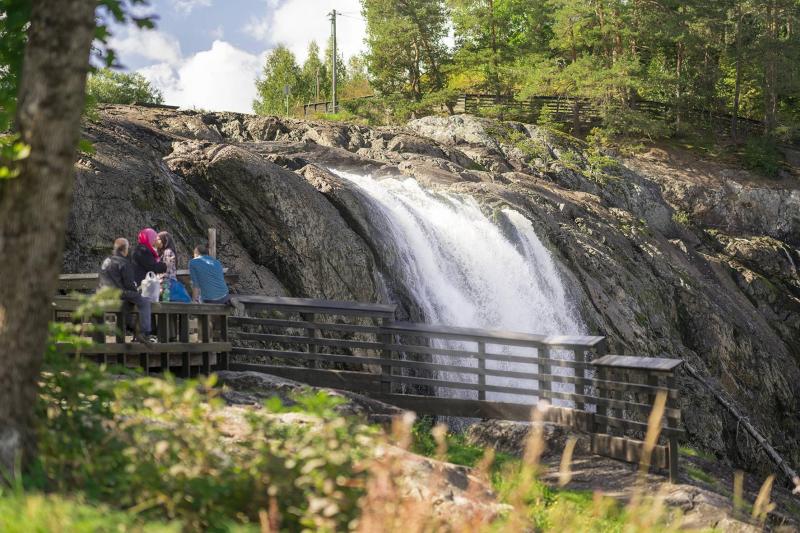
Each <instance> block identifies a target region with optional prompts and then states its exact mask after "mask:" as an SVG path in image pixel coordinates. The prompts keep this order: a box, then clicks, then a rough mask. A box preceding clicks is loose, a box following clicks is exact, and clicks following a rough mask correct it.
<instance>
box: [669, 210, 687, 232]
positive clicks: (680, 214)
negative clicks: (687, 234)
mask: <svg viewBox="0 0 800 533" xmlns="http://www.w3.org/2000/svg"><path fill="white" fill-rule="evenodd" d="M672 221H673V222H675V223H676V224H680V225H681V226H685V227H687V228H688V227H689V226H691V224H692V220H691V219H690V218H689V213H687V212H686V211H682V210H680V209H678V210H677V211H675V212H674V213H672Z"/></svg>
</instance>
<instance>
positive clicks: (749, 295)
mask: <svg viewBox="0 0 800 533" xmlns="http://www.w3.org/2000/svg"><path fill="white" fill-rule="evenodd" d="M84 136H85V137H86V138H88V139H90V140H91V141H92V142H93V143H94V146H95V149H96V151H95V153H94V154H91V155H84V156H82V157H81V159H80V161H79V162H78V163H77V168H78V180H77V184H76V191H75V196H74V201H73V209H72V214H71V217H70V222H69V233H68V241H67V250H66V255H65V265H64V270H65V271H69V272H83V271H92V270H95V269H96V268H97V265H98V264H99V263H100V261H101V259H102V257H103V255H104V254H106V253H107V251H108V248H109V246H110V243H111V241H112V240H113V238H114V237H116V236H118V235H128V236H132V235H134V234H135V232H136V231H137V230H138V229H139V228H140V227H144V226H154V227H157V228H159V229H162V228H164V229H169V230H171V231H172V233H173V234H174V236H175V237H176V241H177V243H178V251H179V260H180V262H181V263H183V264H184V265H185V262H186V260H187V255H188V251H189V249H190V247H191V244H192V243H193V241H195V240H196V239H199V238H202V237H203V235H204V234H205V230H206V228H207V227H216V228H217V229H218V231H219V234H220V236H219V242H220V244H219V248H220V250H219V255H220V257H221V259H222V260H223V262H224V263H226V264H227V265H228V266H230V267H233V268H234V269H235V270H236V271H237V273H238V274H239V275H240V286H239V287H237V290H239V291H242V292H257V293H262V294H288V295H292V296H307V297H323V298H333V299H346V300H363V301H385V300H387V299H388V298H393V299H395V300H396V301H397V302H398V303H399V304H400V306H401V309H402V311H401V312H402V313H404V314H405V317H411V318H414V319H419V318H423V317H421V316H420V315H419V310H418V309H415V304H414V302H413V301H412V300H411V299H410V297H408V292H407V291H404V290H403V286H402V285H403V284H402V282H401V281H400V280H399V277H398V276H396V275H395V273H396V269H397V268H399V266H398V265H399V264H400V262H399V261H398V258H397V257H396V250H394V248H393V246H392V243H391V242H386V240H385V239H384V238H383V237H382V236H383V235H386V234H387V231H384V230H385V228H384V229H382V228H380V227H375V224H376V222H375V221H376V220H379V217H375V216H374V213H370V212H369V209H370V207H369V206H368V205H366V203H365V202H364V199H363V198H362V197H361V196H360V195H359V192H358V191H357V190H355V189H354V188H353V187H352V186H351V185H350V184H349V183H348V182H346V180H342V179H340V178H338V177H337V176H336V175H335V174H332V173H331V172H330V171H329V169H330V168H337V169H345V170H347V169H350V170H353V169H355V170H358V171H359V172H362V173H371V174H373V175H374V176H387V175H394V176H401V175H405V176H412V177H414V178H415V179H417V180H418V181H420V182H421V183H423V184H424V185H425V186H427V187H429V188H431V189H433V190H438V191H444V192H449V193H458V194H468V195H471V196H473V197H474V198H475V199H476V200H478V201H479V202H480V204H481V205H482V206H483V208H484V209H485V210H486V211H487V212H494V211H496V210H499V209H502V208H504V207H513V208H514V209H516V210H518V211H520V212H522V213H523V214H524V215H525V216H526V217H528V218H529V219H530V220H531V221H532V222H533V224H534V227H535V229H536V231H537V234H538V235H539V237H540V238H541V239H542V240H543V241H545V242H546V243H547V245H548V247H549V249H550V251H551V252H552V254H553V255H554V257H555V258H556V259H557V262H558V263H559V264H560V265H561V267H562V270H561V271H562V275H563V276H564V277H565V280H566V281H567V283H566V284H567V285H568V286H569V287H571V291H572V296H573V298H574V299H575V300H576V301H577V302H578V304H579V307H580V309H581V314H582V317H583V320H584V322H585V323H586V324H587V325H588V327H589V329H590V330H591V332H592V333H596V334H601V335H606V336H607V337H608V339H609V344H610V348H611V350H612V351H614V352H619V353H627V354H643V355H654V356H655V355H668V356H673V357H680V358H683V359H684V360H686V361H687V362H688V363H689V364H691V365H692V367H693V368H694V369H695V370H697V371H698V372H699V373H700V374H702V375H703V376H705V377H707V379H708V381H709V382H711V383H713V384H715V386H716V387H718V388H719V389H721V390H723V391H725V392H726V393H727V394H729V395H730V396H731V397H733V398H735V399H736V400H737V402H738V403H739V404H740V406H741V407H742V409H743V410H744V411H745V412H746V413H747V415H748V416H749V417H750V420H751V421H752V422H753V423H754V424H756V425H757V426H758V427H759V429H760V430H762V431H763V432H764V434H765V435H766V437H767V438H768V439H769V440H770V442H771V443H772V444H773V446H775V447H776V448H777V449H778V450H780V451H781V453H783V454H784V455H785V457H786V458H787V460H789V461H790V462H791V463H792V464H794V465H795V466H798V465H800V415H799V414H798V413H800V387H798V383H800V281H799V280H798V274H797V269H798V265H800V251H798V246H800V242H798V238H800V237H798V235H800V226H798V224H800V222H799V220H800V219H798V217H800V210H799V209H798V198H800V196H799V195H800V191H798V187H797V185H796V184H794V185H793V186H792V185H789V186H778V185H775V184H771V185H769V186H766V185H764V184H753V183H749V182H747V181H746V180H742V179H741V178H740V177H739V176H738V175H735V174H731V173H728V174H724V175H723V174H720V173H717V174H714V175H715V176H717V180H716V181H713V179H712V178H709V179H707V180H706V181H705V182H702V183H697V182H692V181H691V176H690V175H689V174H690V172H688V171H687V172H686V173H685V175H680V176H678V175H673V174H671V173H670V172H657V171H656V170H655V169H654V168H653V167H648V166H642V165H637V161H634V160H624V161H623V160H620V159H615V158H613V157H609V156H608V155H606V154H602V153H599V152H598V151H596V150H593V149H591V148H590V147H588V146H586V145H584V144H582V143H581V142H580V141H577V140H575V139H572V138H568V137H566V136H563V135H559V134H557V133H553V132H550V131H547V130H544V129H541V128H537V127H536V126H530V125H524V124H519V123H498V122H496V121H490V120H486V119H477V118H474V117H469V116H456V117H447V118H442V117H427V118H424V119H419V120H416V121H412V122H410V123H409V124H408V125H407V126H406V127H403V128H366V127H363V126H355V125H344V124H330V123H321V122H304V121H298V120H283V119H278V118H276V117H253V116H246V115H239V114H234V113H198V112H194V111H174V110H165V109H158V108H154V109H153V108H136V107H130V106H106V107H101V109H100V110H99V119H98V120H97V121H96V122H89V123H87V124H86V125H85V128H84ZM718 174H719V175H718ZM377 224H379V223H377ZM393 254H394V255H393ZM384 285H385V286H384ZM387 287H388V291H387V290H385V289H386V288H387ZM679 386H680V388H681V391H682V398H683V404H682V407H683V412H684V423H685V427H686V429H687V432H688V434H689V436H690V439H691V441H692V442H693V443H694V445H696V446H699V447H702V448H705V449H708V450H711V451H714V452H715V453H717V454H718V455H719V456H725V457H728V458H729V459H730V460H731V461H733V462H735V463H737V464H739V465H743V466H746V467H748V468H756V469H757V468H761V469H763V470H769V468H770V467H769V464H768V463H767V462H766V459H765V457H764V456H763V454H760V453H759V452H758V449H757V447H755V446H753V445H752V443H749V442H747V441H745V440H744V439H743V437H741V435H739V434H738V432H737V427H736V421H735V420H733V419H732V418H731V417H730V416H729V415H728V414H727V413H726V412H725V411H724V410H723V408H722V407H721V406H720V405H719V404H718V403H717V402H716V401H715V399H714V397H713V396H712V395H711V394H709V393H708V391H706V390H704V389H703V388H702V387H700V386H699V385H698V384H697V383H696V382H695V381H694V380H693V379H692V378H690V377H688V376H681V377H680V378H679Z"/></svg>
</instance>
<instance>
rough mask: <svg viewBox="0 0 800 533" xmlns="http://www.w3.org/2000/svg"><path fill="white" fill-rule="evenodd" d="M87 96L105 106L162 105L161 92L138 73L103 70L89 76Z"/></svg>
mask: <svg viewBox="0 0 800 533" xmlns="http://www.w3.org/2000/svg"><path fill="white" fill-rule="evenodd" d="M86 94H87V95H88V96H89V97H90V98H91V99H92V100H94V101H95V102H98V103H103V104H134V103H142V104H162V103H164V97H163V95H162V94H161V91H159V90H158V89H156V88H154V87H152V86H151V85H150V82H149V81H147V79H145V77H144V76H142V75H141V74H139V73H138V72H133V73H127V72H114V71H113V70H111V69H108V68H103V69H99V70H97V71H96V72H94V73H92V74H90V75H89V78H88V79H87V80H86Z"/></svg>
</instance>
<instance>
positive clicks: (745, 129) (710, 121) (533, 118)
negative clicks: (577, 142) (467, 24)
mask: <svg viewBox="0 0 800 533" xmlns="http://www.w3.org/2000/svg"><path fill="white" fill-rule="evenodd" d="M630 106H631V109H634V110H636V111H640V112H641V113H643V114H645V115H647V116H649V117H651V118H654V119H657V120H665V121H671V122H674V121H675V120H676V118H677V115H678V114H680V115H681V117H682V119H683V120H684V121H687V122H691V123H694V124H703V125H706V126H707V127H708V128H710V129H712V130H713V131H714V132H716V133H720V134H723V135H730V134H731V128H732V125H733V116H732V115H730V114H727V113H719V112H714V111H709V110H702V109H695V108H687V109H682V110H678V109H677V108H676V107H674V106H671V105H669V104H665V103H662V102H655V101H653V100H635V101H633V102H631V103H630ZM453 111H454V112H455V113H467V114H471V115H483V114H486V113H491V114H493V115H497V116H498V117H499V118H503V119H506V120H519V121H522V122H528V123H534V124H535V123H539V122H540V121H542V120H543V119H545V117H546V119H547V120H551V121H553V122H559V123H567V124H569V123H575V122H577V123H578V124H579V125H580V127H582V128H587V127H591V126H594V125H597V124H599V123H600V121H601V120H602V117H603V106H602V102H601V101H599V100H597V99H591V98H577V97H572V96H532V97H529V98H523V99H519V98H515V97H513V96H497V95H489V94H462V95H461V96H459V97H458V100H457V101H456V105H455V107H454V108H453ZM737 131H738V133H739V134H740V135H760V134H763V133H764V123H763V122H761V121H759V120H753V119H749V118H745V117H738V118H737Z"/></svg>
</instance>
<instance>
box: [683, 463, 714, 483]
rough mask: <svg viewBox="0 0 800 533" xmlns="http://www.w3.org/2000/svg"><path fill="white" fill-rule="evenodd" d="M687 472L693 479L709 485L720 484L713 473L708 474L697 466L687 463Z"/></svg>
mask: <svg viewBox="0 0 800 533" xmlns="http://www.w3.org/2000/svg"><path fill="white" fill-rule="evenodd" d="M686 474H688V476H689V477H690V478H692V479H693V480H695V481H700V482H701V483H705V484H707V485H711V486H716V485H717V484H718V482H717V480H716V479H714V478H713V477H712V476H711V474H708V473H707V472H705V471H704V470H702V469H700V468H697V467H696V466H690V465H687V466H686Z"/></svg>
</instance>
